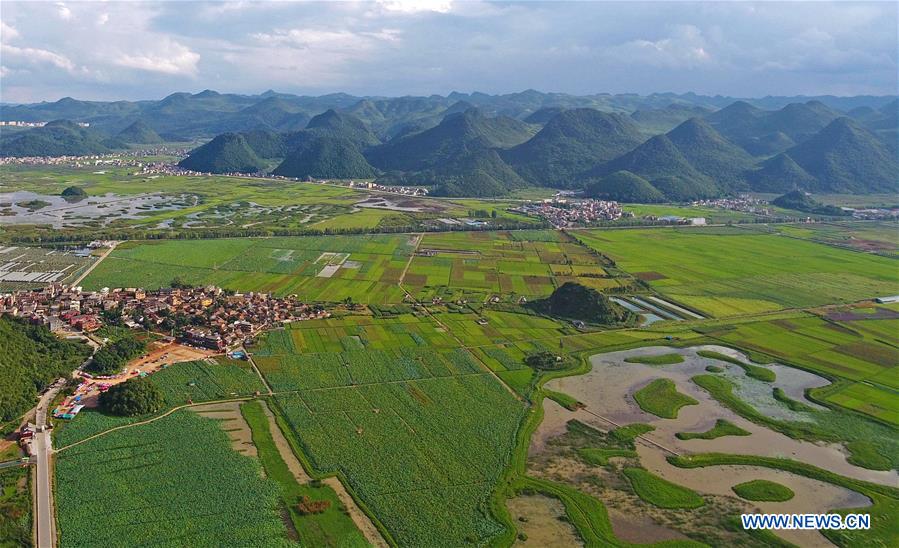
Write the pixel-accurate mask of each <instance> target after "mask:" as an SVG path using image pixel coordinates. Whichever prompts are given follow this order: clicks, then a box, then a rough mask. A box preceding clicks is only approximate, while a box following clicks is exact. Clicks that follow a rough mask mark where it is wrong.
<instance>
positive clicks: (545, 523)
mask: <svg viewBox="0 0 899 548" xmlns="http://www.w3.org/2000/svg"><path fill="white" fill-rule="evenodd" d="M506 505H507V506H508V508H509V513H511V514H512V519H514V520H515V526H516V527H518V530H519V531H520V532H524V533H525V534H526V535H527V540H521V539H516V540H515V546H546V547H548V548H552V547H556V546H558V547H559V548H562V547H565V546H583V545H584V542H583V541H582V540H581V538H580V537H579V536H578V534H577V531H575V529H574V527H573V526H572V525H571V524H570V523H569V522H567V521H562V520H560V519H559V517H560V516H564V515H565V507H564V506H563V505H562V503H561V502H559V501H558V500H557V499H554V498H550V497H544V496H543V495H530V496H527V495H522V496H518V497H515V498H512V499H509V500H508V502H507V503H506ZM521 518H524V520H526V521H522V519H521Z"/></svg>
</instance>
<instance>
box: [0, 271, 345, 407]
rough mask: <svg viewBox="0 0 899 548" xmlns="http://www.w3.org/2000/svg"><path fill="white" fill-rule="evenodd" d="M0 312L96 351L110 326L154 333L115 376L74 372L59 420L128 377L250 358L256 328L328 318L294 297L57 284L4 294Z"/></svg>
mask: <svg viewBox="0 0 899 548" xmlns="http://www.w3.org/2000/svg"><path fill="white" fill-rule="evenodd" d="M0 314H9V315H11V316H14V317H19V318H23V319H25V320H27V321H29V322H31V323H34V324H40V325H45V326H47V327H48V328H49V329H50V330H51V331H53V332H55V333H57V334H60V335H62V336H65V337H69V338H76V337H77V338H82V339H83V340H85V341H86V342H87V343H88V344H90V345H91V346H93V347H94V348H95V349H96V348H99V347H100V346H101V345H102V344H104V343H105V342H106V340H105V339H104V338H101V337H99V336H97V332H98V330H100V329H101V328H102V327H103V326H104V325H109V324H110V323H112V324H113V325H120V326H125V327H127V328H130V329H133V330H145V331H146V332H148V333H152V334H153V335H154V337H153V338H152V339H153V342H152V344H150V345H149V346H148V348H147V351H146V352H145V353H144V354H143V355H141V356H140V357H139V358H137V359H135V360H133V361H131V362H130V363H129V364H128V365H127V367H126V368H125V369H124V370H123V371H121V372H119V373H117V374H114V375H103V376H96V375H91V374H90V373H88V372H86V371H83V370H81V369H80V368H79V369H78V370H77V371H75V372H74V377H75V378H77V379H79V381H80V382H79V384H78V386H77V387H76V388H75V390H74V391H73V393H72V394H71V395H69V396H68V397H66V398H65V400H64V401H62V402H61V403H60V404H59V405H57V406H56V407H55V409H53V412H52V414H53V416H54V417H55V418H60V419H73V418H75V416H76V415H78V413H79V412H80V411H81V410H82V409H83V408H84V407H94V406H96V405H97V398H98V396H99V395H100V394H101V393H102V392H105V391H106V390H108V389H109V388H110V387H111V386H114V385H115V384H118V383H120V382H124V381H126V380H128V379H129V378H132V377H135V376H140V377H144V376H147V375H150V374H152V373H154V372H156V371H158V370H160V369H163V368H166V367H169V366H170V365H173V364H175V363H178V362H185V361H193V360H203V359H212V357H213V356H216V355H221V354H223V353H227V357H229V358H231V359H248V355H247V353H246V351H245V350H244V349H243V345H244V344H246V343H248V342H250V341H251V340H252V339H253V338H254V337H255V336H256V335H258V334H259V333H260V332H261V331H263V330H265V329H268V328H271V327H275V326H278V325H282V324H284V323H287V322H293V321H302V320H310V319H321V318H327V317H329V316H330V313H329V312H327V311H326V310H325V309H324V308H322V307H320V306H317V305H307V304H305V303H302V302H299V301H297V300H296V298H294V297H288V298H285V299H281V298H276V297H272V296H271V295H269V294H267V293H255V292H250V293H233V292H227V291H225V290H223V289H222V288H220V287H216V286H207V287H197V288H194V287H181V288H163V289H159V290H156V291H145V290H143V289H139V288H125V289H113V290H108V289H104V290H101V291H82V289H81V288H80V287H69V286H65V285H61V284H51V285H48V286H46V287H44V288H41V289H36V290H28V291H17V292H14V293H6V294H2V295H0Z"/></svg>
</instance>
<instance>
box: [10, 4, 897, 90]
mask: <svg viewBox="0 0 899 548" xmlns="http://www.w3.org/2000/svg"><path fill="white" fill-rule="evenodd" d="M897 14H899V2H893V1H887V2H876V3H854V2H836V3H817V2H793V3H778V2H758V3H754V2H721V3H718V2H646V3H644V2H483V1H477V0H471V1H458V0H419V1H414V0H377V1H375V0H372V1H367V2H286V1H285V2H227V3H224V2H180V1H169V2H158V1H157V2H116V1H107V2H35V1H29V2H14V1H6V0H2V1H0V101H3V102H18V103H27V102H37V101H55V100H57V99H60V98H62V97H66V96H71V97H75V98H78V99H93V100H118V99H128V100H134V99H159V98H162V97H164V96H166V95H168V94H170V93H172V92H176V91H188V92H197V91H201V90H203V89H214V90H216V91H220V92H231V93H244V94H256V93H261V92H263V91H266V90H268V89H274V90H276V91H279V92H285V93H298V94H308V95H321V94H326V93H333V92H345V93H351V94H354V95H378V96H400V95H430V94H441V95H445V94H447V93H449V92H451V91H461V92H472V91H481V92H485V93H510V92H516V91H522V90H525V89H537V90H540V91H552V92H565V93H572V94H593V93H638V94H649V93H653V92H669V91H670V92H677V93H684V92H688V91H693V92H696V93H700V94H706V95H727V96H732V97H761V96H765V95H825V94H833V95H861V94H875V95H889V94H896V93H897V87H899V82H897V79H899V77H897V74H899V67H897V49H899V38H897V32H899V31H897V28H899V17H897Z"/></svg>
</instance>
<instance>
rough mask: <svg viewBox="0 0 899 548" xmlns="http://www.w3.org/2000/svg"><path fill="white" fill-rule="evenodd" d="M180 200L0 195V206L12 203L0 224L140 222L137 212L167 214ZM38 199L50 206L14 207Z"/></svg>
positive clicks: (153, 196) (19, 192)
mask: <svg viewBox="0 0 899 548" xmlns="http://www.w3.org/2000/svg"><path fill="white" fill-rule="evenodd" d="M181 198H182V197H175V196H162V195H159V194H136V195H134V196H122V195H119V194H112V193H109V194H104V195H102V196H88V197H87V198H84V199H82V200H79V201H77V202H70V201H67V200H66V199H65V198H63V197H62V196H53V195H48V194H37V193H35V192H29V191H25V190H17V191H14V192H3V193H0V203H7V202H10V203H12V206H10V207H9V209H10V210H11V211H12V215H3V216H0V224H6V225H21V224H29V225H30V224H47V225H52V226H53V227H54V228H61V227H63V226H77V225H80V224H84V222H86V221H92V220H96V219H100V218H104V221H105V222H104V224H105V223H106V222H108V221H111V220H113V219H140V218H141V217H142V215H140V214H141V213H146V212H147V211H170V210H176V209H181V208H182V207H184V206H181V205H176V204H175V203H173V202H175V201H179V200H180V199H181ZM32 200H40V201H42V202H47V203H49V204H50V205H48V206H46V207H42V208H40V209H37V210H35V211H29V210H28V208H25V207H21V206H19V205H18V204H20V203H22V202H29V201H32Z"/></svg>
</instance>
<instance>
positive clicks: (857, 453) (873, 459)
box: [846, 440, 893, 470]
mask: <svg viewBox="0 0 899 548" xmlns="http://www.w3.org/2000/svg"><path fill="white" fill-rule="evenodd" d="M846 449H847V450H848V451H849V458H848V459H846V460H848V461H849V462H851V463H852V464H854V465H856V466H861V467H862V468H868V469H869V470H892V469H893V463H892V462H890V459H888V458H887V457H885V456H883V455H881V454H880V452H879V451H878V449H877V446H876V445H874V444H873V443H871V442H869V441H865V440H855V441H851V442H849V443H847V444H846Z"/></svg>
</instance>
